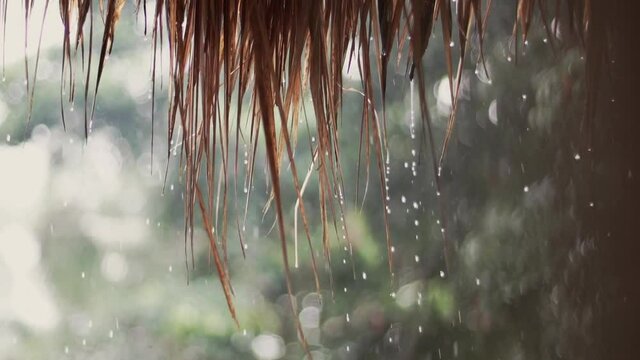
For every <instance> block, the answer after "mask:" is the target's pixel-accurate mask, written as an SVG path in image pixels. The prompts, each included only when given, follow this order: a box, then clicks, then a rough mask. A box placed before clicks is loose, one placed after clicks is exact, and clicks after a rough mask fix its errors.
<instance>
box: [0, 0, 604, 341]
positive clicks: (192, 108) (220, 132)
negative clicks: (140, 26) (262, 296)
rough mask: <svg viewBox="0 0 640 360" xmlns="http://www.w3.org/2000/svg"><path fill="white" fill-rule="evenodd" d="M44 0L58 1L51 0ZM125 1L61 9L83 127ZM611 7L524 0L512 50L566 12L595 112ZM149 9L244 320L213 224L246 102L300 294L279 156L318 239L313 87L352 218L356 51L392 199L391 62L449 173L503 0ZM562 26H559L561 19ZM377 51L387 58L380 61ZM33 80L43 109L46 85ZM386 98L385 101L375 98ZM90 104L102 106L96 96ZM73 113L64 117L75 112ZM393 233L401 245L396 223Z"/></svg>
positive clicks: (367, 122) (189, 175) (330, 191)
mask: <svg viewBox="0 0 640 360" xmlns="http://www.w3.org/2000/svg"><path fill="white" fill-rule="evenodd" d="M43 1H46V3H47V4H48V3H49V0H43ZM132 1H133V0H132ZM9 2H10V1H9V0H0V10H1V13H2V16H3V18H5V19H6V17H7V16H15V14H13V15H7V11H9V12H11V11H12V9H11V8H10V7H9V9H8V6H7V5H8V3H9ZM33 3H34V0H23V4H24V7H23V11H24V15H25V16H26V17H27V18H29V17H30V16H31V9H32V7H33ZM125 3H126V0H106V1H104V0H100V1H99V2H98V5H99V6H96V4H95V2H94V1H91V0H59V6H60V16H61V20H62V23H63V25H64V28H65V32H64V45H63V49H64V51H63V53H64V55H63V64H64V65H63V77H64V80H63V81H65V82H68V83H70V84H75V78H76V77H78V76H83V77H85V78H86V81H85V84H86V85H85V87H84V89H82V91H79V92H77V93H76V94H75V95H74V93H75V92H74V91H69V96H70V99H69V100H71V99H72V98H73V96H83V97H84V99H85V103H86V104H89V105H87V106H86V108H85V123H86V124H85V129H87V128H88V123H89V121H90V120H91V118H92V116H93V111H94V109H95V104H96V101H100V100H99V97H98V96H97V95H98V91H99V87H100V80H101V77H102V74H103V69H104V67H105V59H106V57H107V55H108V54H109V53H110V51H111V48H112V45H113V42H114V41H117V37H118V34H117V30H118V20H119V19H120V17H121V16H126V14H123V8H124V5H125ZM599 3H601V2H597V1H591V0H557V1H553V2H552V1H546V0H537V1H536V0H518V1H517V12H516V13H515V14H514V19H513V20H514V22H513V43H512V46H513V48H514V53H517V47H518V43H521V42H523V41H525V40H526V39H527V36H528V34H529V32H530V28H531V27H532V26H539V27H543V28H544V29H545V31H547V32H548V33H553V32H555V31H556V29H554V28H552V25H551V22H550V18H551V17H554V18H556V19H563V21H562V23H563V24H565V25H564V26H566V28H567V29H568V30H570V32H571V33H572V34H573V37H574V39H575V41H574V43H575V44H577V45H579V46H582V47H583V48H584V49H585V50H586V56H587V74H588V75H587V76H588V79H587V83H588V84H589V91H588V96H587V98H588V101H589V102H588V104H589V105H588V106H589V107H591V106H592V104H595V101H594V100H593V99H594V97H595V95H596V92H595V89H596V88H597V87H596V86H594V85H593V84H594V83H595V82H596V81H597V78H598V76H599V74H600V68H601V66H602V64H604V63H605V62H606V50H607V49H606V48H605V45H604V44H606V42H605V41H602V40H603V37H605V38H606V36H607V32H606V31H605V30H606V22H605V21H604V20H603V19H606V17H605V15H604V12H602V18H603V19H600V18H599V17H598V16H599V14H600V13H601V12H596V11H594V7H601V5H599ZM150 4H151V3H149V4H148V3H147V1H146V0H137V2H136V3H135V6H136V9H137V11H138V12H141V13H143V14H144V17H145V18H150V19H151V20H152V21H151V23H152V24H153V26H152V27H151V28H148V29H145V31H146V32H147V33H149V34H150V36H151V38H152V46H153V50H154V52H155V53H156V54H158V52H159V51H160V49H161V47H162V46H163V44H162V42H163V39H168V51H169V58H170V65H169V76H170V88H169V94H170V105H169V112H168V114H167V116H168V119H169V122H168V123H169V128H168V133H169V138H172V137H173V136H174V130H175V129H176V125H178V126H180V127H182V129H183V130H184V131H182V139H181V140H182V149H183V154H184V158H183V164H184V175H185V179H186V181H185V190H186V191H185V195H186V196H185V209H186V221H187V224H188V227H189V228H192V227H193V226H194V208H195V209H200V212H201V213H202V218H203V222H204V224H203V225H204V228H205V229H206V231H207V233H208V236H209V240H210V244H211V251H212V254H213V258H214V260H215V265H216V268H217V271H218V273H219V277H220V281H221V284H222V287H223V289H224V292H225V295H226V297H227V302H228V305H229V310H230V312H231V315H232V316H233V317H234V319H235V310H234V306H233V299H232V291H231V286H230V283H229V276H228V270H227V267H226V262H225V260H224V257H223V255H222V254H221V251H222V250H221V249H219V248H218V245H217V244H218V241H217V239H216V236H222V242H223V243H224V242H226V225H225V226H224V228H225V230H223V231H222V232H217V231H216V232H215V233H214V231H213V229H212V224H213V223H214V215H213V214H214V212H215V211H214V204H215V203H216V201H214V199H216V197H217V196H221V197H222V206H223V207H224V209H225V210H224V211H223V212H222V213H223V217H225V219H222V223H223V224H226V216H227V215H226V214H227V211H226V207H227V202H228V199H227V194H226V191H223V193H222V194H216V186H215V184H214V182H215V178H216V176H220V178H221V179H223V181H224V183H225V184H226V182H227V179H229V178H230V177H232V176H234V174H237V169H238V166H237V161H235V162H236V163H235V164H234V161H233V159H234V158H235V159H237V152H238V147H237V146H236V147H235V148H231V147H232V146H233V144H234V143H235V144H237V143H238V137H239V132H238V130H237V129H238V128H239V126H238V124H239V123H240V115H239V114H240V113H241V109H242V107H243V99H244V98H245V97H249V98H250V104H251V105H250V112H251V113H252V114H253V120H252V126H251V129H252V130H251V134H250V143H251V144H252V147H253V148H252V149H250V150H249V153H252V154H253V153H254V151H255V147H256V146H257V144H258V138H262V139H264V143H265V149H264V151H265V153H266V155H267V159H268V164H269V169H270V178H271V186H272V194H273V200H274V206H275V210H276V213H277V222H278V228H279V232H280V240H281V242H282V257H283V261H284V269H285V272H286V279H287V288H288V291H289V292H290V293H292V292H293V290H292V284H291V281H290V279H289V273H288V271H289V270H288V269H289V264H288V256H287V248H286V246H285V244H286V239H285V231H284V227H285V220H284V218H283V216H282V214H283V211H282V203H281V197H280V169H281V167H280V163H281V162H282V161H283V160H285V161H286V162H287V163H290V164H291V166H290V169H291V175H292V177H293V180H294V184H295V191H296V193H297V197H298V200H299V202H298V204H299V209H300V213H301V218H302V222H303V224H304V228H305V233H306V236H307V237H310V234H309V228H308V225H307V219H306V215H305V208H304V202H302V201H300V200H301V198H302V195H301V181H300V179H299V177H298V176H299V175H298V170H297V167H296V162H295V159H294V156H293V148H294V146H295V142H296V138H297V131H298V127H297V124H298V116H299V113H300V108H301V104H302V101H303V96H305V94H309V95H310V97H311V100H312V103H313V111H314V113H315V117H316V119H317V132H318V135H319V137H318V139H317V142H316V143H315V148H314V149H313V151H314V158H315V163H316V168H317V169H318V170H317V171H318V175H317V176H318V179H319V183H320V188H321V191H320V193H321V197H322V199H320V204H322V209H321V212H322V214H323V217H326V216H327V214H331V213H333V214H334V217H337V216H340V215H339V214H342V213H343V208H342V205H341V204H340V203H339V202H336V201H335V200H334V195H337V194H339V193H340V192H341V191H342V190H341V189H342V188H341V187H342V183H343V179H342V171H341V168H340V151H339V150H340V149H339V147H338V146H337V144H338V139H339V137H340V133H339V131H338V122H339V113H340V108H341V101H342V92H343V86H342V81H343V80H342V69H343V66H344V64H345V62H347V61H348V60H349V59H351V58H352V54H354V53H356V52H361V53H362V54H372V55H373V56H372V57H370V56H361V57H359V63H358V64H351V66H357V68H358V69H359V72H360V75H361V79H362V92H363V97H364V101H363V104H364V106H363V113H362V127H363V128H362V129H363V130H362V131H366V132H367V134H369V135H370V136H371V137H372V138H373V139H374V142H373V147H372V148H370V145H369V142H368V141H364V142H362V141H361V142H362V143H361V147H363V148H364V150H363V154H365V155H364V156H365V158H366V159H365V160H366V161H369V159H370V160H371V161H374V162H375V163H376V164H377V168H378V172H379V180H380V183H381V186H380V195H381V197H382V199H383V201H384V199H385V197H386V190H385V186H384V182H385V179H384V155H385V154H386V152H387V141H386V136H385V124H386V119H385V112H384V101H385V96H386V81H387V69H388V67H389V66H390V65H389V63H390V62H392V61H391V54H392V52H393V51H394V50H397V49H404V50H405V51H404V52H403V51H398V53H404V54H406V57H405V58H402V59H394V61H393V62H397V61H400V62H402V63H403V64H404V65H405V66H406V68H407V69H408V70H407V76H408V77H410V78H413V79H414V80H416V81H417V85H418V92H419V102H420V109H421V115H422V120H423V122H424V127H425V128H426V130H427V131H426V134H427V137H428V141H429V149H430V150H429V151H428V152H429V156H430V157H431V162H432V166H433V171H434V174H438V169H439V168H440V166H441V165H442V162H443V161H444V154H445V153H446V149H447V145H448V143H449V140H450V137H451V132H452V129H453V128H454V126H455V118H456V116H455V112H456V102H457V101H456V100H457V96H458V89H459V87H460V81H461V73H462V68H463V65H464V62H465V61H468V60H469V59H467V57H468V56H469V55H468V54H467V51H466V49H467V48H468V43H469V39H470V37H471V35H472V34H475V35H476V36H478V38H479V43H480V46H481V48H482V42H483V39H484V30H485V28H486V26H487V22H490V21H491V16H490V14H491V6H492V1H491V0H486V1H481V0H457V1H451V0H388V1H384V0H379V1H373V0H325V1H304V0H299V1H296V0H289V1H288V0H280V1H278V0H255V1H254V0H251V1H242V0H207V1H198V0H193V1H190V0H156V1H155V2H154V3H153V4H154V6H153V8H152V7H150ZM11 5H13V4H11ZM7 9H8V10H7ZM600 10H602V9H600ZM100 18H102V19H103V21H104V31H103V32H102V34H96V33H95V32H94V28H95V26H94V22H96V21H100ZM558 23H559V22H555V23H554V24H556V25H554V26H557V24H558ZM436 26H440V27H441V28H442V30H441V35H442V37H443V43H444V44H449V43H450V41H452V40H454V39H455V40H456V41H457V42H458V43H459V45H460V56H459V58H454V56H453V54H452V51H451V49H450V48H449V47H448V46H444V53H445V57H446V65H447V69H448V77H449V82H450V84H451V89H452V94H451V96H452V104H453V107H452V113H451V116H450V118H449V122H448V125H447V133H446V138H445V141H444V144H443V145H442V146H441V147H440V146H436V145H435V144H434V142H433V138H432V135H431V124H430V120H429V115H428V111H427V103H426V98H427V96H426V93H425V91H426V90H425V82H424V73H425V69H424V68H423V63H422V61H421V60H422V58H423V56H424V54H425V50H426V49H427V47H428V45H429V40H430V39H431V35H432V32H433V30H434V27H436ZM94 37H98V38H94ZM94 41H97V42H99V43H100V44H101V48H100V49H101V50H100V53H98V54H91V49H92V43H93V42H94ZM165 46H166V45H165ZM78 49H81V50H82V51H81V53H82V54H83V55H82V56H85V55H84V51H85V50H87V49H88V54H86V56H87V59H88V66H87V67H85V68H84V70H82V69H75V68H73V67H72V66H71V64H72V63H74V61H73V58H74V57H75V56H78V55H77V54H78V53H80V52H79V51H78ZM480 56H481V58H480V61H483V59H482V52H481V55H480ZM157 58H158V56H155V57H154V59H153V73H154V76H153V82H154V88H153V92H154V93H153V94H154V101H152V104H154V105H155V91H156V87H155V79H156V76H157V74H156V59H157ZM371 59H375V61H374V62H373V63H372V62H371ZM473 61H475V59H474V60H473ZM96 64H97V65H96ZM391 66H396V65H391ZM36 71H37V65H36ZM83 71H84V73H83ZM34 78H35V77H34ZM90 79H94V83H95V87H94V88H89V85H88V84H89V83H90V81H89V80H90ZM376 82H379V84H380V87H381V92H382V93H381V97H379V96H376V95H377V94H374V86H373V85H374V83H376ZM29 86H30V89H31V90H30V91H28V92H29V93H30V94H31V96H30V100H29V102H30V106H31V104H32V101H33V89H34V88H35V84H30V85H29ZM72 86H73V85H72ZM377 98H381V99H382V101H381V102H380V103H377V102H376V99H377ZM90 99H92V100H93V102H92V103H91V101H87V100H90ZM91 104H93V105H91ZM154 105H152V106H154ZM232 107H237V108H238V109H237V114H238V115H237V116H235V117H232V116H231V113H232V112H231V111H230V109H231V108H232ZM378 109H382V111H377V110H378ZM589 113H591V112H590V111H588V112H587V114H589ZM62 114H63V121H64V111H63V112H62ZM587 120H588V119H587ZM260 127H261V128H262V130H260ZM234 129H235V130H234ZM234 153H235V157H234V156H233V155H234ZM217 157H221V158H222V166H221V168H216V167H215V164H216V161H215V160H216V158H217ZM251 159H252V161H251V166H250V169H251V170H250V172H252V171H253V159H254V157H252V158H251ZM203 165H204V166H203ZM202 171H205V173H206V174H205V175H206V179H207V181H206V183H200V182H199V181H198V179H199V178H201V174H200V173H201V172H202ZM435 183H436V186H437V187H439V186H440V185H439V183H440V182H439V174H438V175H436V178H435ZM225 189H226V187H225ZM385 216H386V214H385ZM385 222H386V218H385ZM323 223H325V224H326V222H324V221H323ZM325 226H326V225H325ZM386 238H387V247H388V249H390V248H391V238H390V235H389V231H388V230H387V233H386ZM446 243H447V242H446V239H445V244H446ZM447 255H448V250H447V249H445V257H446V256H447ZM314 268H315V260H314ZM393 268H394V267H393V263H392V258H391V257H389V269H390V271H391V272H392V273H393ZM292 306H293V305H292ZM301 335H302V334H301Z"/></svg>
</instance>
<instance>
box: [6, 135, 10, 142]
mask: <svg viewBox="0 0 640 360" xmlns="http://www.w3.org/2000/svg"><path fill="white" fill-rule="evenodd" d="M7 142H11V135H9V134H7Z"/></svg>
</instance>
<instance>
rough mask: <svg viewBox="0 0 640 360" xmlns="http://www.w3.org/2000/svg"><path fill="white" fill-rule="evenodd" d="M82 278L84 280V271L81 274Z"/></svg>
mask: <svg viewBox="0 0 640 360" xmlns="http://www.w3.org/2000/svg"><path fill="white" fill-rule="evenodd" d="M80 277H81V278H83V279H84V277H85V274H84V271H83V272H81V273H80Z"/></svg>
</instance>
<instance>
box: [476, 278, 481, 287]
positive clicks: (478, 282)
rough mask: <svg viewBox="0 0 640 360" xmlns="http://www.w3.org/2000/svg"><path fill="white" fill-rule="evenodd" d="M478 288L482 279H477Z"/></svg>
mask: <svg viewBox="0 0 640 360" xmlns="http://www.w3.org/2000/svg"><path fill="white" fill-rule="evenodd" d="M476 286H480V279H478V278H476Z"/></svg>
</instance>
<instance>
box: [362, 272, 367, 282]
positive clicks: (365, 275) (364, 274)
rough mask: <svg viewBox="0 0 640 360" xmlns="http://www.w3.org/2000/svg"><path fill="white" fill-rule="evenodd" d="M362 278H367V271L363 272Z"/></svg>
mask: <svg viewBox="0 0 640 360" xmlns="http://www.w3.org/2000/svg"><path fill="white" fill-rule="evenodd" d="M362 280H367V273H366V272H364V271H363V272H362Z"/></svg>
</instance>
